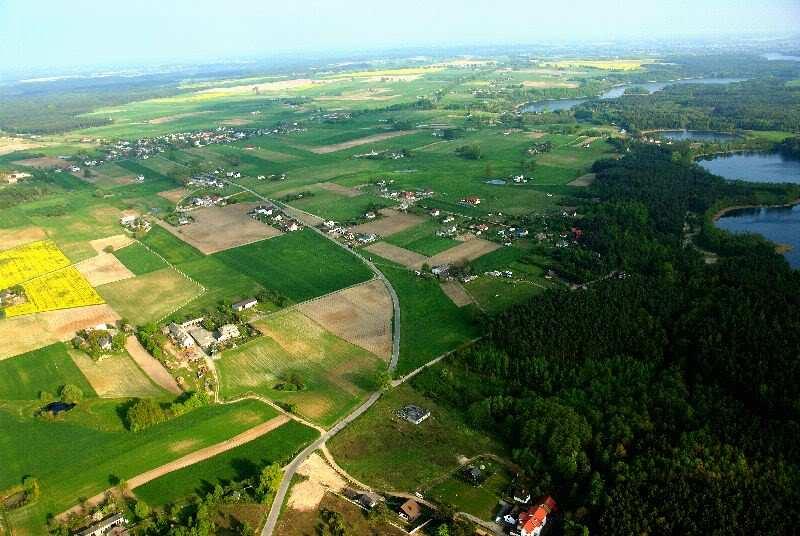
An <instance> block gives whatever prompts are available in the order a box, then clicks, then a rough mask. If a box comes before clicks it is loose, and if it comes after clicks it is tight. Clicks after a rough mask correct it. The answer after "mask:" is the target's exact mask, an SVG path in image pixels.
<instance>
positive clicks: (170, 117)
mask: <svg viewBox="0 0 800 536" xmlns="http://www.w3.org/2000/svg"><path fill="white" fill-rule="evenodd" d="M210 113H211V111H210V110H203V111H199V112H186V113H182V114H174V115H164V116H162V117H156V118H154V119H150V120H149V121H147V122H148V123H150V124H151V125H161V124H163V123H171V122H173V121H177V120H178V119H183V118H184V117H194V116H196V115H203V114H210Z"/></svg>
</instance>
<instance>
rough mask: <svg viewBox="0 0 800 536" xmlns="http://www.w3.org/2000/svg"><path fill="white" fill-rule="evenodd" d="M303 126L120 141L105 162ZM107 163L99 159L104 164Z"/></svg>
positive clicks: (281, 132)
mask: <svg viewBox="0 0 800 536" xmlns="http://www.w3.org/2000/svg"><path fill="white" fill-rule="evenodd" d="M303 131H305V128H303V127H302V126H301V125H300V124H299V123H297V122H294V123H288V124H281V125H279V126H276V127H273V128H248V129H242V128H238V129H237V128H232V127H224V126H220V127H217V128H214V129H207V130H195V131H191V132H176V133H172V134H163V135H161V136H154V137H150V138H139V139H137V140H133V141H128V140H120V141H116V142H113V143H110V144H107V146H106V148H105V150H106V158H105V160H119V159H126V158H140V159H143V160H146V159H148V158H150V157H151V156H155V155H157V154H160V153H163V152H166V151H168V150H170V149H176V148H177V149H181V148H190V147H205V146H206V145H219V144H230V143H235V142H237V141H241V140H245V139H249V138H254V137H260V136H271V135H285V134H289V133H291V132H303ZM102 162H103V160H102V159H101V160H97V163H98V164H100V163H102Z"/></svg>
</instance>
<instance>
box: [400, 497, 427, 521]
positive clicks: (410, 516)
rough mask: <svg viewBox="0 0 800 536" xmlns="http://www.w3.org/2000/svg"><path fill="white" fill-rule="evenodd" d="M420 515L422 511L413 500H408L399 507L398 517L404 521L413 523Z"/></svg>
mask: <svg viewBox="0 0 800 536" xmlns="http://www.w3.org/2000/svg"><path fill="white" fill-rule="evenodd" d="M421 514H422V509H421V508H420V507H419V504H417V501H415V500H414V499H409V500H407V501H406V502H404V503H403V504H402V505H400V517H401V518H403V519H405V520H406V521H409V522H413V521H415V520H416V519H417V518H419V516H420V515H421Z"/></svg>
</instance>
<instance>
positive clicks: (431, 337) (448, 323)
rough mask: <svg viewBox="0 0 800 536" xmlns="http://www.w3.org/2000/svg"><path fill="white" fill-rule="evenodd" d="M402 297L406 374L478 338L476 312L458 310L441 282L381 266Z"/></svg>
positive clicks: (402, 368)
mask: <svg viewBox="0 0 800 536" xmlns="http://www.w3.org/2000/svg"><path fill="white" fill-rule="evenodd" d="M380 268H381V271H382V272H383V273H384V275H386V277H387V278H388V279H389V281H390V282H391V284H392V286H393V287H394V290H395V291H396V292H397V295H398V297H399V298H400V361H399V363H398V366H397V374H398V375H403V374H405V373H407V372H410V371H412V370H414V369H415V368H417V367H419V366H420V365H422V364H424V363H427V362H428V361H430V360H431V359H433V358H434V357H437V356H439V355H441V354H443V353H445V352H448V351H450V350H453V349H455V348H457V347H458V346H460V345H461V344H463V343H465V342H467V341H469V340H471V339H473V338H474V337H477V336H478V334H479V332H478V329H477V327H476V326H475V325H474V323H473V321H472V315H473V314H474V309H472V308H471V307H462V308H459V307H456V306H455V305H454V304H453V302H452V301H450V298H448V297H447V296H446V295H445V294H444V292H442V289H441V288H440V287H439V283H438V282H437V281H435V280H432V279H422V278H419V277H416V276H415V275H414V273H413V272H410V271H408V270H404V269H399V268H393V267H389V266H381V267H380Z"/></svg>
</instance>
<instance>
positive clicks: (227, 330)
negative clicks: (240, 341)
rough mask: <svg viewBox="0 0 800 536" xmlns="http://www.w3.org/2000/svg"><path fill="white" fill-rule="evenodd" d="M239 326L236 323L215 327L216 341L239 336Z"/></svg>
mask: <svg viewBox="0 0 800 536" xmlns="http://www.w3.org/2000/svg"><path fill="white" fill-rule="evenodd" d="M240 335H241V334H240V333H239V328H238V326H236V324H224V325H222V326H220V327H219V328H218V329H217V333H216V339H217V342H218V343H223V342H227V341H229V340H231V339H236V338H238V337H239V336H240Z"/></svg>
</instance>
